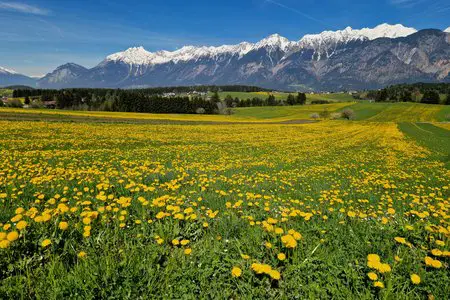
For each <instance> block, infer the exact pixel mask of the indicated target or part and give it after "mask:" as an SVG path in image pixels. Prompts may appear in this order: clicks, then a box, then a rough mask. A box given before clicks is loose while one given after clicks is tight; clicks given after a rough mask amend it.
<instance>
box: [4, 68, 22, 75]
mask: <svg viewBox="0 0 450 300" xmlns="http://www.w3.org/2000/svg"><path fill="white" fill-rule="evenodd" d="M0 74H19V73H17V72H16V71H13V70H10V69H7V68H3V67H0Z"/></svg>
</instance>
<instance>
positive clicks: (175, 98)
mask: <svg viewBox="0 0 450 300" xmlns="http://www.w3.org/2000/svg"><path fill="white" fill-rule="evenodd" d="M234 87H236V86H234ZM247 88H248V87H247ZM149 91H150V92H149ZM154 91H155V89H140V90H120V89H116V90H113V89H63V90H15V91H14V96H13V97H15V98H18V97H24V98H25V104H30V105H31V106H32V107H33V105H35V106H38V105H36V104H37V102H41V103H42V105H41V106H44V105H43V104H46V105H45V106H47V107H49V106H48V103H49V102H51V103H52V106H53V105H54V106H55V107H56V108H59V109H73V110H97V111H123V112H146V113H185V114H194V113H197V114H230V113H232V111H231V108H233V107H250V106H277V105H298V104H305V103H306V95H305V94H303V93H298V94H297V95H292V94H289V95H288V96H287V98H286V99H276V98H275V96H274V95H269V97H268V98H267V99H262V98H258V97H254V98H249V99H239V98H233V97H231V96H226V97H225V98H224V99H221V98H220V96H219V93H218V92H217V91H215V92H214V93H213V94H212V96H208V95H207V94H205V95H203V96H200V95H199V94H191V95H188V94H184V95H183V94H181V95H170V96H168V95H165V93H163V91H166V90H165V88H162V89H159V93H158V94H154ZM195 91H196V92H199V91H198V89H196V90H195ZM170 93H173V89H171V90H170Z"/></svg>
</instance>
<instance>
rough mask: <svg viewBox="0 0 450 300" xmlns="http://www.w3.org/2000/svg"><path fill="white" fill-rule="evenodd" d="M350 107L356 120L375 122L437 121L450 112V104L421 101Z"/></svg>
mask: <svg viewBox="0 0 450 300" xmlns="http://www.w3.org/2000/svg"><path fill="white" fill-rule="evenodd" d="M349 108H351V109H352V110H353V111H354V112H355V116H356V120H366V121H374V122H436V121H445V118H446V116H447V115H448V114H450V106H448V105H430V104H420V103H356V104H352V105H351V106H350V107H349Z"/></svg>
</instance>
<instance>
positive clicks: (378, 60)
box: [38, 24, 450, 89]
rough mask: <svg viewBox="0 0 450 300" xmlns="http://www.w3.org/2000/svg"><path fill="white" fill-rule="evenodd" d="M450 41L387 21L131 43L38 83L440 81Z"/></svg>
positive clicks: (320, 85) (358, 84)
mask: <svg viewBox="0 0 450 300" xmlns="http://www.w3.org/2000/svg"><path fill="white" fill-rule="evenodd" d="M424 41H427V42H428V44H425V43H424ZM449 43H450V41H448V38H447V36H446V35H445V34H443V32H442V31H440V30H422V31H419V32H417V30H416V29H414V28H409V27H405V26H403V25H400V24H397V25H389V24H381V25H378V26H376V27H375V28H363V29H352V28H350V27H347V28H345V29H343V30H338V31H324V32H322V33H320V34H309V35H305V36H304V37H303V38H301V39H300V40H298V41H289V40H288V39H287V38H284V37H282V36H280V35H278V34H273V35H270V36H268V37H266V38H264V39H262V40H260V41H258V42H255V43H249V42H242V43H239V44H236V45H223V46H218V47H213V46H200V47H196V46H185V47H182V48H180V49H177V50H174V51H166V50H162V51H157V52H150V51H147V50H145V49H144V48H143V47H133V48H129V49H127V50H125V51H122V52H117V53H114V54H111V55H108V56H107V57H106V58H105V59H104V60H103V61H102V62H101V63H100V64H98V65H97V66H96V67H94V68H92V69H85V68H83V67H81V66H78V65H74V64H68V65H64V66H61V67H59V68H58V69H56V70H55V71H54V72H52V73H49V74H47V75H46V76H45V77H44V78H42V79H41V80H39V82H38V84H39V86H41V87H56V88H61V87H121V88H129V87H144V86H163V85H164V86H171V85H195V84H253V85H259V86H263V87H270V88H280V89H294V88H296V87H299V86H300V87H302V88H311V89H336V88H369V87H380V86H383V85H385V84H390V83H396V82H411V81H417V80H426V81H436V80H441V81H442V80H449V78H448V74H449V72H450V62H449V58H450V45H449ZM364 76H365V77H364Z"/></svg>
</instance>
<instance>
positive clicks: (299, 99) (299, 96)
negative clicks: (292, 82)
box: [296, 93, 306, 105]
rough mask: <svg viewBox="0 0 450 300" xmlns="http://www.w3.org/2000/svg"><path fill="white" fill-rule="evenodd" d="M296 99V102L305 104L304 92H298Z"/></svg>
mask: <svg viewBox="0 0 450 300" xmlns="http://www.w3.org/2000/svg"><path fill="white" fill-rule="evenodd" d="M296 100H297V104H300V105H305V104H306V94H305V93H298V94H297V99H296Z"/></svg>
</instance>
